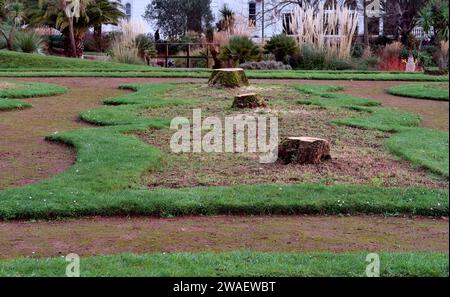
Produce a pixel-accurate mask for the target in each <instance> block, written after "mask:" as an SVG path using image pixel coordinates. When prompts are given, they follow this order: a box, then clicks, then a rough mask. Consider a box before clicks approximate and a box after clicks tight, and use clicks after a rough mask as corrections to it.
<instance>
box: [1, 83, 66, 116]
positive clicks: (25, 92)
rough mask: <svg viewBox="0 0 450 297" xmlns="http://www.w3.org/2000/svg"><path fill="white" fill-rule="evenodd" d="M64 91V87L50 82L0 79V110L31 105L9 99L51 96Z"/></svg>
mask: <svg viewBox="0 0 450 297" xmlns="http://www.w3.org/2000/svg"><path fill="white" fill-rule="evenodd" d="M66 91H67V89H66V88H65V87H61V86H57V85H51V84H43V83H11V82H2V81H0V110H11V109H17V108H19V109H20V108H26V107H31V104H29V103H26V102H22V101H19V100H11V99H19V98H31V97H43V96H52V95H58V94H63V93H65V92H66Z"/></svg>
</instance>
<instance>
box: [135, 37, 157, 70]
mask: <svg viewBox="0 0 450 297" xmlns="http://www.w3.org/2000/svg"><path fill="white" fill-rule="evenodd" d="M135 44H136V47H137V48H138V55H139V57H141V59H143V60H145V61H147V64H148V63H149V62H150V59H151V58H154V57H156V56H157V53H156V47H155V43H154V41H153V39H152V37H151V36H149V35H146V34H139V35H138V36H136V40H135Z"/></svg>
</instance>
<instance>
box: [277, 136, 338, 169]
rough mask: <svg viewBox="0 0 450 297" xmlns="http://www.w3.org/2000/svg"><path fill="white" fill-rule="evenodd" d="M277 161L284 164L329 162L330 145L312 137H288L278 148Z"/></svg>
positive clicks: (323, 140)
mask: <svg viewBox="0 0 450 297" xmlns="http://www.w3.org/2000/svg"><path fill="white" fill-rule="evenodd" d="M278 159H279V160H281V161H282V162H283V163H285V164H289V163H297V164H320V163H322V162H323V161H326V160H331V154H330V143H329V142H328V141H327V140H325V139H320V138H313V137H289V138H287V139H284V140H283V141H282V142H281V144H280V146H279V148H278Z"/></svg>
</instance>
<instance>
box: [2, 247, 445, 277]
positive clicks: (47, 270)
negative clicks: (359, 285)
mask: <svg viewBox="0 0 450 297" xmlns="http://www.w3.org/2000/svg"><path fill="white" fill-rule="evenodd" d="M366 257H367V253H362V252H357V253H342V254H335V253H263V252H245V251H242V252H226V253H175V254H148V255H134V254H121V255H114V256H97V257H89V258H81V261H80V274H81V276H82V277H237V276H240V277H329V276H335V277H338V276H340V277H365V276H367V275H366V268H367V265H368V264H369V262H366ZM379 257H380V276H382V277H420V276H422V277H448V267H449V263H448V262H449V259H448V255H446V254H441V253H386V252H383V253H380V254H379ZM67 264H68V263H67V262H65V260H64V258H50V259H25V258H22V259H16V260H9V261H0V276H2V277H6V276H9V277H11V276H13V277H18V276H25V277H43V276H47V277H64V276H65V271H66V266H67Z"/></svg>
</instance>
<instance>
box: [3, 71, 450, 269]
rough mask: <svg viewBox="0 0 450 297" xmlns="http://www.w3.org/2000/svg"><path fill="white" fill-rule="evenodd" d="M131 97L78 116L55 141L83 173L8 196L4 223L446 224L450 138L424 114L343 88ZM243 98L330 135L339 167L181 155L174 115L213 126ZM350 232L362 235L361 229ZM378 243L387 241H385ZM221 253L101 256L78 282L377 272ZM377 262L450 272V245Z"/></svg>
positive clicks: (17, 89) (186, 90)
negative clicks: (230, 220) (209, 120)
mask: <svg viewBox="0 0 450 297" xmlns="http://www.w3.org/2000/svg"><path fill="white" fill-rule="evenodd" d="M370 75H372V74H370ZM121 88H122V89H124V90H127V91H128V92H127V93H124V94H123V95H120V96H114V97H111V98H106V99H103V106H100V107H94V108H91V109H88V110H84V111H83V112H81V114H80V119H81V120H82V121H83V122H85V123H90V124H93V126H88V127H85V128H82V129H78V130H71V131H66V132H64V131H62V132H54V133H51V134H50V135H48V136H47V140H49V141H52V142H60V143H64V144H68V145H70V146H72V147H74V148H75V149H76V162H75V164H74V165H73V166H71V167H70V168H68V169H67V170H65V171H64V172H62V173H61V174H58V175H56V176H53V177H51V178H49V179H46V180H42V181H39V182H37V183H34V184H31V185H28V186H22V187H14V188H8V189H6V190H4V191H0V219H1V220H4V221H5V222H4V223H5V224H8V223H7V221H9V220H36V219H37V220H51V223H50V224H52V223H53V222H54V221H53V220H60V219H63V218H73V219H74V220H77V218H81V217H83V218H86V217H89V216H98V218H99V219H101V218H104V217H113V216H139V215H143V216H150V217H163V218H168V219H169V220H170V219H171V218H174V217H177V220H181V222H182V220H183V219H184V218H186V216H190V217H193V218H195V220H201V219H202V217H203V216H208V217H210V216H212V215H225V216H230V215H237V216H246V217H250V216H260V215H269V216H272V215H283V216H286V215H299V214H301V215H315V216H320V218H323V219H324V220H326V219H327V218H329V217H328V216H348V215H351V216H359V215H361V214H367V215H376V216H386V217H387V216H389V217H390V216H392V217H398V218H395V219H399V220H410V219H411V220H413V222H414V224H417V227H418V228H419V225H420V224H422V223H420V222H415V221H414V220H415V219H414V216H428V217H430V220H439V219H440V218H441V217H446V216H448V211H449V200H448V195H449V194H448V177H449V174H448V170H449V169H448V133H445V132H439V131H435V130H431V129H424V128H420V124H421V118H420V116H418V115H416V114H413V113H408V112H405V111H401V110H398V109H393V108H384V107H382V106H381V105H380V103H379V102H376V101H373V100H368V99H364V98H359V97H354V96H348V95H345V94H344V93H343V88H342V87H340V86H318V85H304V84H282V83H278V84H274V83H271V82H270V81H267V82H266V83H258V84H252V85H251V86H249V87H244V88H241V89H220V88H210V87H208V86H207V85H206V84H204V83H200V82H197V83H134V84H127V85H123V86H122V87H121ZM66 91H69V90H68V89H67V88H65V87H61V86H58V85H50V84H42V83H19V82H11V81H8V82H3V83H1V84H0V102H2V100H4V102H18V101H17V100H16V99H13V98H29V97H35V96H51V95H54V94H60V93H64V92H66ZM242 92H256V93H258V94H260V95H261V96H262V97H263V98H264V99H265V100H266V101H267V102H268V107H267V108H263V109H257V110H245V111H244V112H246V113H247V114H250V115H255V116H257V115H268V116H277V118H278V119H279V123H280V124H279V132H280V136H281V137H286V136H293V135H294V136H297V135H312V136H317V137H322V138H326V139H329V140H330V141H331V145H332V155H333V160H331V161H329V162H325V163H322V164H318V165H305V166H298V165H293V164H291V165H284V164H282V163H279V162H277V163H275V164H259V162H258V158H257V156H255V154H251V153H243V154H230V153H218V154H195V153H185V154H176V153H173V152H172V151H171V149H170V147H169V145H168V144H169V142H170V138H171V136H172V135H173V133H174V131H173V130H170V129H169V125H170V121H171V119H172V118H174V117H177V116H183V117H188V118H189V117H191V116H192V109H193V108H200V109H201V110H202V112H203V116H204V117H207V116H217V117H220V118H223V117H226V116H232V115H236V114H240V113H242V110H237V109H234V108H232V107H231V105H232V99H233V97H234V96H235V95H237V94H239V93H242ZM2 97H5V98H2ZM6 98H7V99H6ZM56 99H58V98H56ZM35 102H39V99H37V101H33V104H36V105H37V104H38V103H35ZM28 107H30V108H33V107H32V106H31V105H30V106H28ZM31 110H33V109H30V110H27V111H20V110H19V111H17V112H16V113H15V115H16V116H17V117H20V116H21V114H23V113H25V112H28V111H31ZM405 216H406V217H407V218H405ZM212 218H213V217H212ZM380 218H381V219H383V217H380ZM146 219H150V220H151V218H146ZM367 220H368V221H369V222H370V221H371V219H370V216H367ZM44 222H45V221H43V222H41V223H44ZM76 222H77V221H74V223H76ZM265 223H266V222H265ZM180 224H182V223H180ZM348 224H350V225H349V226H348V228H350V229H351V228H354V227H353V225H351V224H353V223H352V221H351V220H350V222H349V223H348ZM368 224H370V223H368ZM423 224H425V223H423ZM195 226H196V228H198V225H195ZM264 226H265V228H268V229H270V228H271V226H269V225H264ZM427 226H428V225H427ZM226 227H227V226H226V225H225V226H224V227H223V228H226ZM432 227H433V225H431V227H430V228H432ZM93 228H95V225H93ZM180 228H181V227H180ZM420 228H424V227H423V226H422V225H421V227H420ZM300 229H301V228H300ZM40 232H44V231H43V229H42V230H40ZM92 232H97V231H95V230H93V231H92ZM180 232H181V233H183V232H182V231H180V230H178V229H177V233H180ZM423 232H426V231H423ZM324 236H325V235H324ZM327 236H328V235H327ZM377 238H378V237H377ZM315 240H317V241H318V240H320V238H319V237H316V238H315ZM329 240H332V238H330V239H329ZM366 240H369V239H366ZM371 240H374V239H371ZM377 240H379V241H380V242H385V243H388V242H387V241H388V239H386V238H385V236H381V237H380V238H379V239H377ZM390 240H391V239H390ZM436 240H438V239H436ZM369 241H370V240H369ZM369 241H368V242H369ZM364 243H365V241H364ZM271 244H274V245H275V244H277V242H275V241H274V242H272V243H271ZM365 244H367V243H365ZM389 244H391V243H389ZM396 244H398V245H399V246H401V244H402V242H399V243H397V242H396ZM441 245H442V244H441ZM441 245H439V246H441ZM437 246H438V245H437ZM164 248H165V247H164ZM217 249H218V252H210V251H209V250H208V251H204V250H202V251H200V252H199V251H193V252H192V251H189V250H188V251H186V252H174V253H159V252H154V251H148V253H147V252H145V253H144V254H131V253H127V254H121V253H122V252H123V250H122V251H117V253H118V254H114V253H106V255H103V253H102V255H99V256H92V257H86V258H84V257H83V258H82V259H81V267H82V268H81V275H82V276H223V277H225V276H269V277H270V276H351V277H355V276H365V273H366V271H365V270H366V267H367V264H368V262H366V256H367V254H368V252H365V251H359V249H358V251H357V252H344V253H342V252H339V253H333V252H331V251H330V252H308V250H306V251H298V252H287V251H291V250H290V249H288V250H287V251H285V250H281V251H279V252H275V251H273V252H272V251H271V252H263V251H260V250H258V249H254V250H251V249H250V250H249V251H246V250H247V248H245V251H240V249H233V251H231V252H229V251H225V250H221V249H220V247H217ZM406 250H407V249H406ZM417 250H421V249H417ZM182 251H184V250H182ZM311 251H315V249H311ZM75 252H76V251H75ZM126 252H128V251H126ZM379 252H380V253H379V255H380V257H381V276H386V277H405V276H444V277H445V276H448V255H447V254H445V253H441V250H440V249H438V250H436V249H435V248H433V247H430V248H428V249H427V250H426V251H424V252H417V251H416V250H413V251H410V252H407V251H404V249H399V250H398V251H397V250H395V252H394V251H389V250H388V251H386V252H381V251H379ZM108 254H112V255H108ZM51 255H52V257H53V254H51ZM96 255H97V254H96ZM66 265H67V262H65V261H64V259H63V258H61V257H56V255H54V258H48V259H47V258H41V257H40V256H38V255H37V257H36V258H35V257H33V256H31V257H28V258H18V259H11V260H1V261H0V276H64V273H65V268H66ZM118 267H121V268H120V269H119V268H118Z"/></svg>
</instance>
